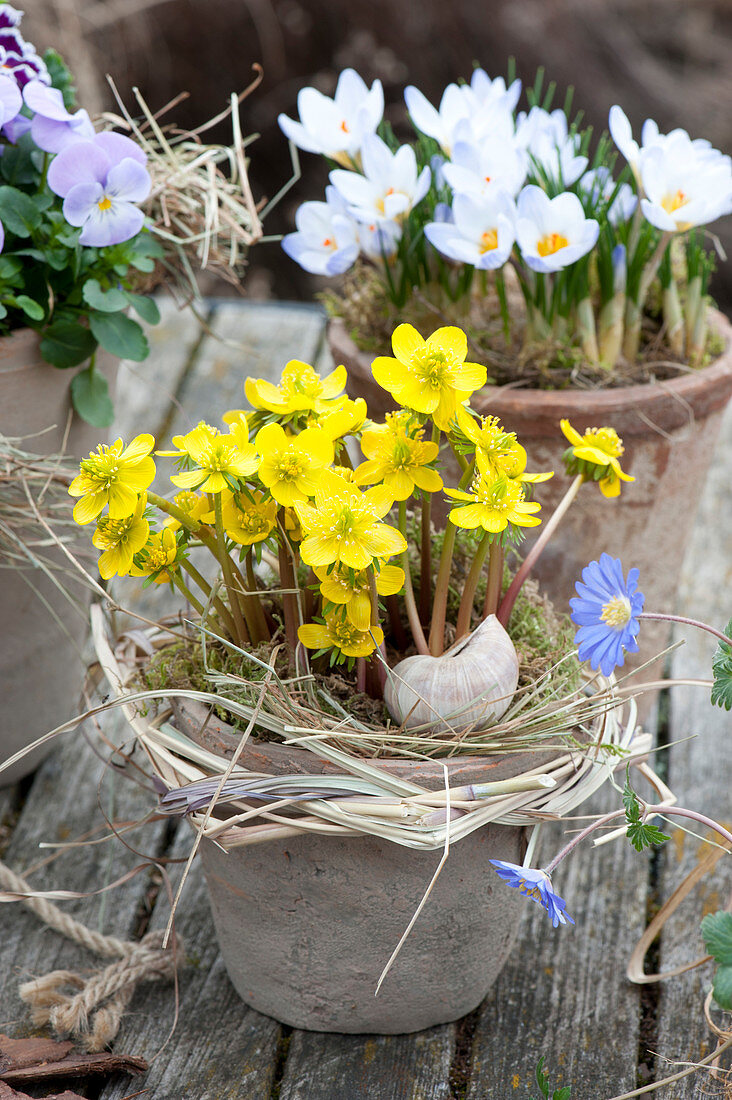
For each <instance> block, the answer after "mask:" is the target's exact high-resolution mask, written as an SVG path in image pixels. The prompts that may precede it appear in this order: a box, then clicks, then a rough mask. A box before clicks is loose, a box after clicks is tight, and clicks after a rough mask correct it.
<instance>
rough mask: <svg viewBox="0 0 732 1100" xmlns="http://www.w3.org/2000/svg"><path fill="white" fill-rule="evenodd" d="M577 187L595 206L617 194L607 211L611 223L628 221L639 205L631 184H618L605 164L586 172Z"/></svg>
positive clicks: (617, 223)
mask: <svg viewBox="0 0 732 1100" xmlns="http://www.w3.org/2000/svg"><path fill="white" fill-rule="evenodd" d="M577 188H578V190H579V191H580V193H581V194H583V195H585V196H586V197H587V199H588V200H589V201H590V203H591V204H592V205H593V206H597V205H599V204H600V203H603V202H607V201H608V199H610V197H611V196H612V195H613V194H615V198H614V199H613V201H612V203H611V205H610V208H609V209H608V211H607V217H608V221H609V222H610V224H611V225H619V224H620V222H627V221H628V220H629V219H630V218H631V217H632V215H633V212H634V211H635V208H636V206H637V205H638V199H637V198H636V195H635V192H634V191H633V188H632V187H631V186H630V184H629V183H621V184H620V186H618V184H617V183H616V181H615V180H614V179H613V177H612V175H611V173H610V169H609V168H606V167H605V166H604V165H600V167H599V168H591V169H590V171H589V172H585V174H584V176H582V178H581V179H580V181H579V183H578V184H577Z"/></svg>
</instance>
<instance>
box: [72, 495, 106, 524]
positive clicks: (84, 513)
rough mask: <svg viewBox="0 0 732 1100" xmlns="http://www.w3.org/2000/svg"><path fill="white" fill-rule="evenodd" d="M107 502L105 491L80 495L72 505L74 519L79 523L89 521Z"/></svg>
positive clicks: (100, 511)
mask: <svg viewBox="0 0 732 1100" xmlns="http://www.w3.org/2000/svg"><path fill="white" fill-rule="evenodd" d="M106 503H107V494H106V493H92V494H90V495H89V496H85V497H82V498H81V500H78V501H77V502H76V504H75V505H74V519H75V521H76V522H77V523H79V524H84V523H91V522H92V520H94V519H96V518H97V516H98V515H101V513H102V512H103V510H104V506H105V504H106Z"/></svg>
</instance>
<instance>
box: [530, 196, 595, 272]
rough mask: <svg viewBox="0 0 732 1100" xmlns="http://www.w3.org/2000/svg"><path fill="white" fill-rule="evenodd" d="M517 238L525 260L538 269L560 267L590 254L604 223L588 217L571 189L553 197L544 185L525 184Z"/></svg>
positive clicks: (548, 269)
mask: <svg viewBox="0 0 732 1100" xmlns="http://www.w3.org/2000/svg"><path fill="white" fill-rule="evenodd" d="M517 206H518V218H517V221H516V241H517V243H518V246H519V248H520V249H521V255H522V257H523V260H524V263H526V264H528V266H529V267H530V268H533V270H534V271H541V272H550V271H560V270H561V269H562V268H564V267H568V266H569V265H570V264H573V263H574V262H575V260H579V259H580V257H581V256H584V255H586V254H587V253H588V252H589V251H590V249H591V248H592V247H593V246H594V244H595V242H596V241H597V237H598V233H599V231H600V227H599V225H598V223H597V222H596V221H595V220H594V219H593V218H586V217H585V213H584V210H583V209H582V203H581V202H580V200H579V199H578V198H577V196H576V195H573V194H572V193H571V192H569V191H565V192H564V193H563V194H561V195H557V197H556V198H554V199H550V198H549V197H548V196H547V195H546V194H545V192H544V191H542V189H541V188H540V187H535V186H533V185H530V186H529V187H524V189H523V191H522V192H521V194H520V195H519V197H518V204H517Z"/></svg>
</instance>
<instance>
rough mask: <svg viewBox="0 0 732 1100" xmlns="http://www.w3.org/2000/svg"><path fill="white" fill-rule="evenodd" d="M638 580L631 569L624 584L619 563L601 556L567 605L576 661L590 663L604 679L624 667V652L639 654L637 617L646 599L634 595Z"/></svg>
mask: <svg viewBox="0 0 732 1100" xmlns="http://www.w3.org/2000/svg"><path fill="white" fill-rule="evenodd" d="M638 576H639V572H638V570H637V569H631V570H630V572H629V573H628V580H627V581H626V580H625V579H624V577H623V567H622V564H621V562H620V559H619V558H611V557H610V555H609V554H602V555H601V556H600V560H599V561H591V562H590V564H589V565H586V566H585V568H584V569H583V570H582V580H581V581H577V583H576V584H575V588H576V589H577V596H575V597H574V598H573V599H571V600H570V601H569V603H570V607H571V608H572V615H571V619H572V622H573V623H574V624H575V626H578V627H579V630H578V631H577V633H576V634H575V636H574V641H575V644H576V645H577V646H579V659H580V661H589V662H590V665H591V667H592V668H593V669H595V671H597V669H598V668H599V669H601V670H602V674H603V676H609V675H610V673H611V672H612V671H613V669H614V668H617V667H618V666H619V665H622V664H623V662H624V661H625V653H626V652H627V653H637V652H638V642H637V641H636V635H637V633H638V631H639V629H640V623H639V622H638V616H639V615H640V613H641V611H642V610H643V601H644V599H645V597H644V595H643V593H642V592H638V591H637V589H638Z"/></svg>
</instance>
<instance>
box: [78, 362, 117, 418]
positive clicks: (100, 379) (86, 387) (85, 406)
mask: <svg viewBox="0 0 732 1100" xmlns="http://www.w3.org/2000/svg"><path fill="white" fill-rule="evenodd" d="M71 400H72V402H73V405H74V408H75V409H76V411H77V412H78V414H79V416H80V417H81V418H82V420H86V422H87V424H91V425H92V426H93V427H94V428H108V427H109V425H110V424H111V423H112V421H113V420H114V406H113V404H112V401H111V398H110V396H109V386H108V385H107V379H106V378H105V377H104V375H103V374H99V372H98V371H95V370H94V369H93V368H92V367H87V368H86V370H82V371H79V373H78V374H77V375H76V376H75V377H74V378H73V379H72V380H71Z"/></svg>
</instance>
